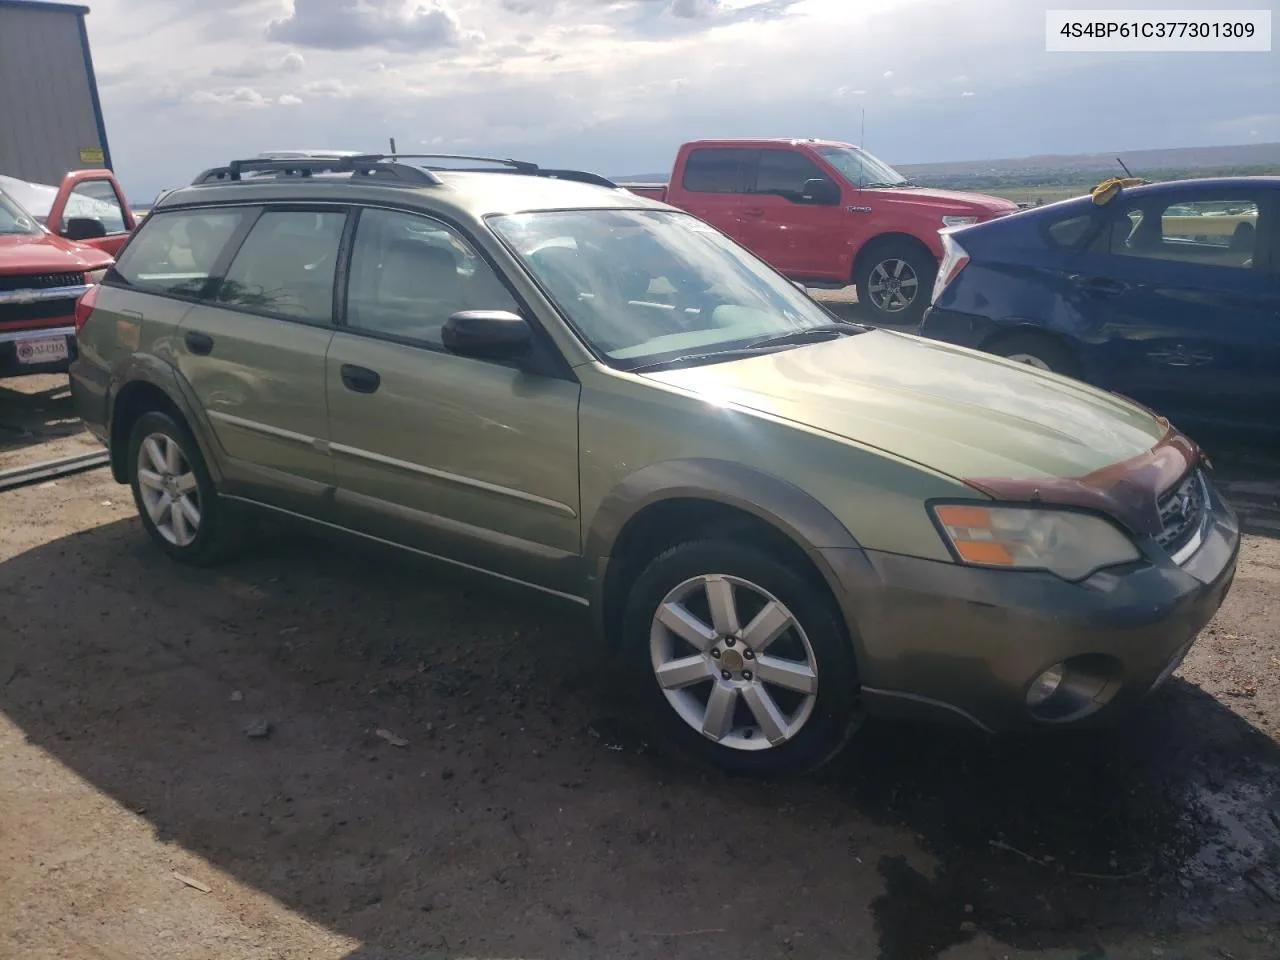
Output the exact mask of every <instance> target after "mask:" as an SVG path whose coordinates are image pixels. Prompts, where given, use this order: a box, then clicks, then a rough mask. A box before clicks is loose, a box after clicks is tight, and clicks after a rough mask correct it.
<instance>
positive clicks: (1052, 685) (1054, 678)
mask: <svg viewBox="0 0 1280 960" xmlns="http://www.w3.org/2000/svg"><path fill="white" fill-rule="evenodd" d="M1065 672H1066V671H1065V670H1064V669H1063V665H1062V664H1060V663H1055V664H1054V665H1053V666H1052V667H1050V668H1049V669H1048V670H1046V671H1045V672H1044V673H1042V674H1040V676H1038V677H1036V678H1035V680H1034V681H1033V682H1032V684H1031V689H1030V690H1028V691H1027V706H1028V707H1031V708H1032V709H1035V708H1036V707H1038V706H1040V704H1042V703H1044V702H1045V701H1046V700H1048V699H1049V698H1050V697H1052V696H1053V695H1054V694H1055V693H1057V692H1058V687H1060V686H1061V685H1062V677H1063V674H1064V673H1065Z"/></svg>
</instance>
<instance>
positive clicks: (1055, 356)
mask: <svg viewBox="0 0 1280 960" xmlns="http://www.w3.org/2000/svg"><path fill="white" fill-rule="evenodd" d="M986 349H987V350H988V352H990V353H994V354H995V355H996V356H998V357H1006V358H1008V359H1009V360H1014V361H1016V362H1018V363H1025V364H1026V365H1027V366H1029V367H1035V368H1036V369H1038V370H1048V371H1049V372H1050V373H1060V374H1062V375H1063V376H1067V377H1079V376H1080V364H1079V362H1078V361H1077V360H1076V358H1075V357H1073V356H1072V355H1071V351H1070V350H1068V349H1067V348H1066V347H1064V346H1063V345H1062V344H1061V343H1059V342H1058V341H1057V340H1054V339H1053V338H1052V337H1046V336H1044V335H1043V334H1038V333H1014V334H1010V335H1009V336H1007V337H1002V338H1001V339H999V340H997V341H995V342H994V343H993V344H992V345H991V346H990V347H988V348H986Z"/></svg>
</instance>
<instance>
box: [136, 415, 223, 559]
mask: <svg viewBox="0 0 1280 960" xmlns="http://www.w3.org/2000/svg"><path fill="white" fill-rule="evenodd" d="M175 452H176V455H175ZM128 470H129V486H130V487H131V488H132V490H133V502H134V505H135V506H136V507H137V508H138V516H139V517H140V518H141V519H142V526H143V527H144V528H145V529H146V531H147V534H148V536H150V537H151V540H152V542H154V543H155V544H156V545H157V546H158V547H159V548H160V549H161V550H163V551H164V552H165V553H166V554H168V555H169V556H170V557H171V558H173V559H174V560H178V561H180V562H182V563H189V564H192V565H195V566H208V565H211V564H214V563H217V562H218V561H220V560H223V559H225V558H226V557H227V556H228V555H230V554H231V553H232V552H233V551H234V550H235V549H236V548H237V547H239V546H240V544H241V543H242V530H243V527H242V524H241V522H240V519H239V518H238V517H236V516H235V515H233V513H232V511H230V510H229V509H228V507H227V504H226V501H224V500H222V499H221V498H219V496H218V493H217V491H216V490H215V489H214V486H213V480H212V478H211V477H210V476H209V470H208V468H207V467H206V466H205V463H204V458H203V457H202V456H201V453H200V447H199V445H198V444H197V443H196V440H195V437H193V436H192V435H191V431H190V430H188V429H187V427H186V425H185V424H182V423H180V422H178V421H177V420H175V419H174V418H173V417H171V416H170V415H169V414H167V413H161V412H159V411H151V412H149V413H144V414H143V415H142V416H141V417H139V418H138V420H137V422H136V423H135V424H134V425H133V429H132V431H130V434H129V460H128ZM175 497H181V499H182V500H183V501H184V502H185V503H186V504H187V506H186V507H185V508H184V509H182V510H180V511H179V512H178V513H177V514H175V513H174V504H175V502H176V501H175ZM166 500H167V505H166V503H165V501H166Z"/></svg>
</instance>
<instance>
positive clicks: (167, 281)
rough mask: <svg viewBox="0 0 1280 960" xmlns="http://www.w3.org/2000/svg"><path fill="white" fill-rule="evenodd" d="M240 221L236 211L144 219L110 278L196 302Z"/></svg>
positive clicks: (240, 214)
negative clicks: (195, 299) (194, 298)
mask: <svg viewBox="0 0 1280 960" xmlns="http://www.w3.org/2000/svg"><path fill="white" fill-rule="evenodd" d="M246 216H248V213H246V212H245V211H242V210H175V211H173V212H171V213H170V212H165V211H160V212H158V213H153V214H150V215H149V216H148V217H147V218H146V219H145V220H143V221H142V225H141V226H139V227H138V231H137V233H136V234H135V235H134V237H133V239H132V240H131V241H130V242H129V244H128V246H126V247H125V248H124V249H123V250H122V251H121V252H120V259H119V260H117V261H116V265H115V269H114V270H113V271H112V277H111V278H112V280H113V281H115V282H116V283H124V284H126V285H128V286H130V287H136V288H137V289H139V290H146V291H149V292H152V293H161V294H169V295H171V296H179V297H198V296H200V294H201V293H202V292H203V291H204V288H205V286H206V285H207V284H208V282H209V277H210V275H211V274H212V273H213V268H214V265H215V264H217V262H218V258H219V257H220V256H221V255H222V251H223V249H224V248H225V247H226V246H227V244H228V242H230V240H231V238H232V237H233V236H234V235H235V233H236V230H237V229H239V227H240V224H241V223H242V222H243V220H244V218H245V217H246Z"/></svg>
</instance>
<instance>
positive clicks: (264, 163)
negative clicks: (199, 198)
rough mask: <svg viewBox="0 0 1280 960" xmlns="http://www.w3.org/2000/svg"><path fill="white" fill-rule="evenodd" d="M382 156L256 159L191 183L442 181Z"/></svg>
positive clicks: (203, 175) (213, 170)
mask: <svg viewBox="0 0 1280 960" xmlns="http://www.w3.org/2000/svg"><path fill="white" fill-rule="evenodd" d="M388 160H389V158H387V157H384V156H382V155H381V154H356V155H347V156H328V157H321V156H316V155H311V156H305V157H279V156H277V157H254V158H253V159H250V160H232V161H231V162H230V163H228V164H227V165H226V166H225V167H213V168H211V169H209V170H206V171H204V172H203V173H201V174H200V175H199V176H198V177H196V178H195V179H194V180H192V181H191V183H192V185H193V186H194V185H198V184H203V183H219V182H227V181H240V180H243V179H244V175H245V174H274V175H275V176H276V177H311V176H314V175H315V174H317V173H321V174H324V173H349V174H351V175H352V176H353V177H370V178H375V177H376V178H378V179H381V180H390V181H393V182H400V183H405V184H413V185H422V184H428V185H431V186H438V185H439V184H440V183H442V182H443V181H441V179H440V178H439V177H437V176H436V175H435V174H434V173H432V172H431V171H430V170H424V169H422V168H421V167H415V166H412V165H410V164H407V163H395V162H388Z"/></svg>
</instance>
